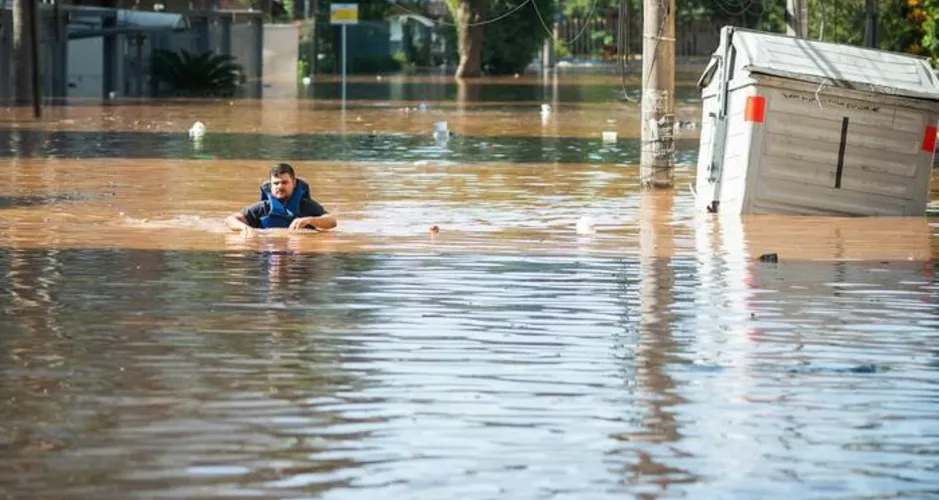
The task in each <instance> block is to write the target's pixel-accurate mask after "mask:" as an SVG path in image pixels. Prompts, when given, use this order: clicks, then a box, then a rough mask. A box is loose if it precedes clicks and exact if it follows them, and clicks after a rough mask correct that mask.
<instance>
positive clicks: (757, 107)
mask: <svg viewBox="0 0 939 500" xmlns="http://www.w3.org/2000/svg"><path fill="white" fill-rule="evenodd" d="M765 118H766V98H765V97H763V96H761V95H751V96H750V97H747V107H746V108H744V110H743V119H744V120H746V121H748V122H753V123H763V120H764V119H765Z"/></svg>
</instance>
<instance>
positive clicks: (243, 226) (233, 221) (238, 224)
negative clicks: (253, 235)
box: [225, 212, 253, 231]
mask: <svg viewBox="0 0 939 500" xmlns="http://www.w3.org/2000/svg"><path fill="white" fill-rule="evenodd" d="M225 224H226V225H228V229H231V230H232V231H250V230H251V229H253V228H252V227H251V226H249V225H248V219H247V218H246V217H245V216H244V215H242V214H241V212H235V213H233V214H231V215H229V216H228V217H225Z"/></svg>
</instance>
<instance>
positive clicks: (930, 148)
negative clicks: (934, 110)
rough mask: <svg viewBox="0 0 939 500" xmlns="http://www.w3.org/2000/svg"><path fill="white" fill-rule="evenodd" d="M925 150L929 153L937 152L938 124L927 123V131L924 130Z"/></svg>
mask: <svg viewBox="0 0 939 500" xmlns="http://www.w3.org/2000/svg"><path fill="white" fill-rule="evenodd" d="M923 151H926V152H927V153H935V152H936V126H935V125H927V126H926V132H923Z"/></svg>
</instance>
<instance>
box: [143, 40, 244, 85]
mask: <svg viewBox="0 0 939 500" xmlns="http://www.w3.org/2000/svg"><path fill="white" fill-rule="evenodd" d="M150 70H151V74H152V77H153V84H154V88H155V90H156V91H155V92H154V93H155V94H156V93H159V90H160V86H161V84H163V83H165V84H166V85H167V86H169V91H170V92H171V93H172V94H173V95H177V96H186V97H231V96H232V95H234V93H235V91H236V90H238V87H240V86H241V85H242V84H243V83H245V72H244V68H243V67H242V66H241V65H240V64H238V62H237V60H236V59H235V58H234V57H232V56H230V55H223V54H213V53H212V52H211V51H209V52H205V53H204V54H201V55H193V54H192V53H190V52H189V51H187V50H185V49H184V50H180V51H179V52H178V53H177V52H170V51H168V50H160V49H158V50H154V51H153V56H152V58H151V62H150Z"/></svg>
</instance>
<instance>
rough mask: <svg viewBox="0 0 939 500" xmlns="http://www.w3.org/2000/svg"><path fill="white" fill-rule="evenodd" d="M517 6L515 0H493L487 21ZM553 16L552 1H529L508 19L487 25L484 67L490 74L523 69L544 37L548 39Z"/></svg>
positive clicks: (532, 57) (507, 72)
mask: <svg viewBox="0 0 939 500" xmlns="http://www.w3.org/2000/svg"><path fill="white" fill-rule="evenodd" d="M517 5H518V0H492V5H491V6H490V7H489V13H490V14H489V15H490V18H495V17H498V16H501V15H503V14H505V13H507V12H508V11H509V10H511V9H513V8H515V7H516V6H517ZM535 7H537V9H536V8H535ZM539 14H540V16H541V18H539ZM554 15H555V2H554V1H553V0H530V2H529V4H528V5H526V6H525V7H522V8H521V9H519V10H517V11H516V12H515V13H513V14H512V15H510V16H509V17H507V18H505V19H503V20H501V21H499V22H495V23H492V24H488V25H486V41H485V43H484V45H483V68H485V69H486V71H487V72H489V73H491V74H511V73H517V72H520V71H522V70H524V69H525V66H528V64H529V63H530V62H531V61H532V60H533V59H534V58H535V56H536V55H537V54H538V51H539V50H540V49H541V46H542V43H543V42H544V40H545V38H547V37H549V36H551V32H550V31H549V30H550V29H551V27H552V25H553V24H554ZM542 19H543V20H544V24H542Z"/></svg>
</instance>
